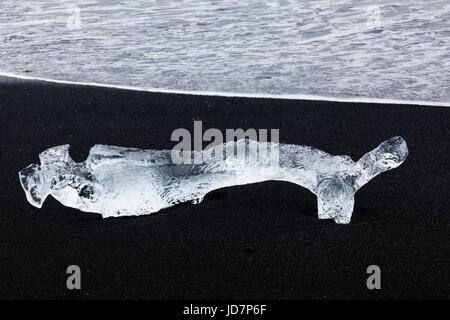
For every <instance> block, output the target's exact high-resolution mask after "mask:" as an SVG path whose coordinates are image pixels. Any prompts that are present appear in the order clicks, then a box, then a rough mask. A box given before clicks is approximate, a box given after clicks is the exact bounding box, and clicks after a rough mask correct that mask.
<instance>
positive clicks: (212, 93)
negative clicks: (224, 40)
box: [0, 71, 450, 107]
mask: <svg viewBox="0 0 450 320" xmlns="http://www.w3.org/2000/svg"><path fill="white" fill-rule="evenodd" d="M0 76H1V77H9V78H17V79H24V80H35V81H45V82H53V83H62V84H72V85H81V86H95V87H106V88H115V89H125V90H133V91H146V92H155V93H175V94H189V95H197V96H219V97H242V98H268V99H287V100H318V101H336V102H356V103H381V104H411V105H422V106H436V107H450V102H438V101H419V100H396V99H379V98H363V97H358V98H338V97H326V96H316V95H309V94H271V93H239V92H216V91H189V90H172V89H163V88H140V87H133V86H123V85H113V84H107V83H95V82H76V81H67V80H56V79H48V78H40V77H33V76H24V75H18V74H15V73H10V72H2V71H0Z"/></svg>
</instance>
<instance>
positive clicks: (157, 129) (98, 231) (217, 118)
mask: <svg viewBox="0 0 450 320" xmlns="http://www.w3.org/2000/svg"><path fill="white" fill-rule="evenodd" d="M0 109H1V129H0V132H1V139H0V143H1V150H0V152H1V154H0V157H1V171H0V177H1V185H2V192H1V194H0V204H1V210H0V212H1V213H0V261H1V262H0V298H2V299H11V298H89V299H92V298H151V299H224V298H230V299H233V298H234V299H299V298H327V299H331V298H376V299H379V298H395V299H403V298H449V297H450V284H449V267H450V265H449V264H450V242H449V240H450V236H449V231H450V229H449V228H450V219H449V214H450V212H449V211H450V210H449V207H448V196H449V189H450V187H449V181H450V165H449V163H448V160H449V154H450V139H449V136H450V132H449V131H450V130H449V126H450V109H448V108H440V107H425V106H412V105H383V104H370V103H367V104H363V103H337V102H325V101H294V100H273V99H259V98H224V97H212V96H189V95H180V94H162V93H148V92H138V91H128V90H119V89H112V88H101V87H89V86H75V85H64V84H56V83H46V82H36V81H25V80H17V79H5V78H4V79H2V81H1V83H0ZM194 120H202V121H203V126H204V128H205V129H206V128H219V129H223V130H225V128H243V129H247V128H256V129H258V128H279V129H280V142H283V143H295V144H301V145H312V146H314V147H317V148H320V149H322V150H324V151H327V152H329V153H331V154H348V155H350V156H351V157H352V158H353V159H354V160H355V159H358V158H359V157H360V156H362V155H363V154H364V153H366V152H368V151H369V150H372V149H373V148H374V147H376V146H377V145H378V144H379V143H380V142H382V141H384V140H386V139H388V138H390V137H393V136H397V135H400V136H402V137H403V138H404V139H405V140H406V141H407V143H408V146H409V150H410V155H409V158H408V159H407V160H406V162H405V163H404V164H403V165H402V166H400V167H399V168H397V169H395V170H393V171H390V172H387V173H384V174H382V175H380V176H379V177H377V178H375V179H374V180H373V181H371V182H370V183H368V184H367V185H366V186H364V187H363V188H362V189H361V190H360V191H358V193H357V195H356V202H355V211H354V214H353V220H352V222H351V224H349V225H337V224H335V223H334V222H332V221H321V220H318V219H317V217H316V210H317V209H316V202H315V196H314V195H313V194H311V193H310V192H309V191H308V190H306V189H303V188H301V187H299V186H296V185H292V184H289V183H281V182H267V183H261V184H254V185H246V186H240V187H233V188H227V189H222V190H217V191H215V192H212V193H210V194H209V195H208V196H207V197H206V198H205V201H204V202H203V203H201V204H199V205H195V206H194V205H179V206H175V207H172V208H169V209H165V210H162V211H160V212H158V213H157V214H154V215H148V216H141V217H133V218H118V219H102V218H101V216H100V215H97V214H89V213H83V212H81V211H78V210H75V209H70V208H66V207H64V206H62V205H61V204H59V203H58V202H57V201H56V200H54V199H53V198H51V197H49V198H48V199H47V200H46V202H45V203H44V206H43V208H42V209H40V210H39V209H36V208H34V207H32V206H31V205H30V204H29V203H28V202H27V201H26V198H25V194H24V192H23V191H22V188H21V186H20V184H19V179H18V175H17V173H18V171H19V170H21V169H22V168H24V167H26V166H28V165H29V164H30V163H38V154H39V153H40V152H42V151H43V150H45V149H47V148H49V147H53V146H57V145H61V144H66V143H69V144H70V145H71V156H72V157H73V158H74V160H76V161H84V160H85V158H86V156H87V154H88V151H89V149H90V147H92V146H93V145H94V144H109V145H118V146H129V147H137V148H145V149H150V148H153V149H168V148H171V147H173V146H174V143H173V142H170V135H171V133H172V131H173V130H174V129H176V128H188V129H190V128H192V127H193V121H194ZM71 264H77V265H79V266H80V267H81V270H82V290H72V291H70V290H67V288H66V278H67V276H68V275H67V274H66V272H65V271H66V268H67V266H68V265H71ZM369 265H378V266H380V268H381V281H382V282H381V283H382V288H381V290H368V289H367V287H366V279H367V277H368V274H366V269H367V267H368V266H369Z"/></svg>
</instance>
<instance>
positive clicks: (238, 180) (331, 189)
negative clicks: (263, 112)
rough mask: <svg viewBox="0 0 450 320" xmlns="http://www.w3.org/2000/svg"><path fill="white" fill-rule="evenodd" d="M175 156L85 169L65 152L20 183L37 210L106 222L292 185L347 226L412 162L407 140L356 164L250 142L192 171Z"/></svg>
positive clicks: (108, 151) (96, 151)
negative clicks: (245, 188)
mask: <svg viewBox="0 0 450 320" xmlns="http://www.w3.org/2000/svg"><path fill="white" fill-rule="evenodd" d="M212 150H214V153H211V152H212ZM230 150H232V151H231V152H230ZM242 150H245V152H244V153H243V152H242ZM263 150H264V151H263ZM218 151H225V152H223V156H222V157H218V158H216V159H215V160H211V157H210V158H207V153H208V155H209V156H211V155H212V154H216V153H215V152H218ZM266 151H267V152H266ZM185 152H186V151H185ZM172 153H173V151H172V150H140V149H135V148H124V147H116V146H106V145H95V146H94V147H92V148H91V150H90V153H89V156H88V158H87V160H86V161H85V162H81V163H76V162H75V161H73V160H72V159H71V158H70V156H69V145H62V146H57V147H53V148H50V149H48V150H46V151H44V152H42V153H41V154H40V155H39V158H40V161H41V164H40V165H37V164H32V165H30V166H28V167H27V168H25V169H23V170H22V171H20V172H19V178H20V182H21V184H22V187H23V189H24V190H25V193H26V196H27V199H28V201H29V202H30V203H31V204H32V205H34V206H36V207H38V208H41V206H42V203H43V202H44V200H45V198H46V197H47V196H48V195H49V194H51V195H52V196H53V197H54V198H56V199H57V200H58V201H60V202H61V203H62V204H63V205H65V206H68V207H73V208H77V209H80V210H82V211H87V212H97V213H100V214H102V216H103V217H119V216H130V215H143V214H150V213H152V212H156V211H158V210H160V209H162V208H166V207H170V206H172V205H174V204H177V203H181V202H186V201H191V202H192V203H199V202H201V201H202V199H203V197H204V196H205V195H206V194H207V193H208V192H210V191H212V190H215V189H219V188H223V187H228V186H234V185H242V184H248V183H255V182H261V181H266V180H281V181H289V182H292V183H295V184H298V185H300V186H302V187H305V188H307V189H309V190H310V191H311V192H313V193H314V194H316V195H317V205H318V217H319V219H333V220H334V221H335V222H337V223H342V224H346V223H349V222H350V219H351V216H352V212H353V205H354V195H355V192H356V191H357V190H358V189H359V188H361V187H362V186H363V185H364V184H366V183H367V182H369V181H370V180H371V179H372V178H373V177H375V176H376V175H378V174H380V173H382V172H384V171H387V170H390V169H393V168H396V167H398V166H399V165H400V164H401V163H402V162H403V161H404V160H405V159H406V157H407V156H408V147H407V145H406V142H405V140H403V138H401V137H394V138H391V139H389V140H387V141H385V142H383V143H381V144H380V145H379V146H378V147H377V148H375V149H374V150H372V151H370V152H369V153H367V154H365V155H364V156H363V157H362V158H361V159H359V161H357V162H354V161H353V160H352V159H351V158H350V157H349V156H332V155H330V154H328V153H326V152H323V151H321V150H318V149H314V148H312V147H307V146H299V145H290V144H270V143H263V142H255V141H253V140H239V141H238V142H228V143H226V144H222V145H219V146H216V147H213V148H212V149H207V150H204V151H192V152H191V151H189V152H188V153H187V155H188V157H187V158H189V159H192V160H195V159H197V161H196V162H193V163H192V164H189V163H188V164H175V162H174V161H173V157H172ZM275 154H277V157H274V155H275ZM185 155H186V153H185ZM198 159H209V160H208V161H198ZM274 159H275V160H274Z"/></svg>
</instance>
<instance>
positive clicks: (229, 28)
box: [0, 0, 450, 102]
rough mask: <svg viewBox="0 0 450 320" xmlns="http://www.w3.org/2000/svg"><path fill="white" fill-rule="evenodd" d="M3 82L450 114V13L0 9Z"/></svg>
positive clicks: (327, 5) (173, 5) (85, 4)
mask: <svg viewBox="0 0 450 320" xmlns="http://www.w3.org/2000/svg"><path fill="white" fill-rule="evenodd" d="M0 9H1V10H0V71H4V72H13V73H18V74H26V75H31V76H38V77H46V78H53V79H60V80H71V81H82V82H100V83H109V84H117V85H130V86H137V87H142V88H149V87H156V88H166V89H182V90H196V91H231V92H242V93H285V94H314V95H322V96H331V97H369V98H391V99H403V100H424V101H440V102H450V1H449V0H436V1H423V0H402V1H391V0H379V1H357V0H318V1H313V0H308V1H302V0H297V1H295V0H267V1H263V0H261V1H245V0H242V1H235V0H223V1H219V0H207V1H201V0H177V1H174V0H172V1H171V0H161V1H157V0H129V1H117V0H101V1H90V0H85V1H82V0H80V1H61V0H46V1H13V0H1V1H0Z"/></svg>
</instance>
